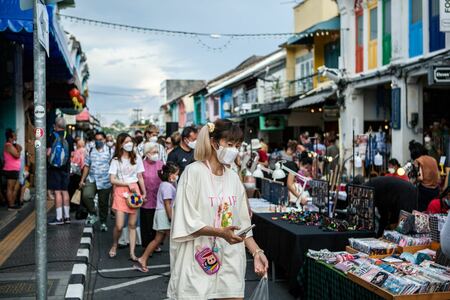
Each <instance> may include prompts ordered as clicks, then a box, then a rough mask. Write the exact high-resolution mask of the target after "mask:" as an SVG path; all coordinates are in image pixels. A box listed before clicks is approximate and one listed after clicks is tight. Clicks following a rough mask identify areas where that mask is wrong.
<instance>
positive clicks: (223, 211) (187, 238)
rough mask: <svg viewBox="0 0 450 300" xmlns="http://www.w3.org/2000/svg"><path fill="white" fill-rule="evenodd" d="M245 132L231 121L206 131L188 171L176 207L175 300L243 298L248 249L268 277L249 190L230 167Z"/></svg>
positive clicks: (172, 290) (171, 292) (259, 271)
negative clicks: (254, 228) (241, 231)
mask: <svg viewBox="0 0 450 300" xmlns="http://www.w3.org/2000/svg"><path fill="white" fill-rule="evenodd" d="M242 135H243V133H242V130H241V129H240V128H239V126H237V125H234V124H233V123H232V122H231V121H229V120H221V119H219V120H216V121H215V122H214V123H208V124H207V125H206V126H204V127H203V128H202V129H201V131H200V134H199V136H198V139H197V145H196V148H195V159H196V162H194V163H192V164H190V165H189V166H187V167H186V169H185V171H184V172H183V174H182V175H181V178H180V181H179V183H178V189H177V196H176V200H175V203H174V207H173V218H172V227H171V233H170V234H171V244H170V267H171V268H170V269H171V272H170V273H171V277H170V282H169V287H168V291H167V296H168V297H169V298H170V299H178V300H179V299H195V300H197V299H243V298H244V290H245V270H246V262H247V259H246V253H245V247H247V249H248V250H249V252H250V253H251V254H252V255H253V257H254V270H255V272H256V273H257V274H258V275H259V276H264V275H266V274H267V269H268V262H267V258H266V257H265V255H264V251H262V250H261V249H260V248H259V247H258V245H257V244H256V242H255V240H254V239H253V237H252V235H253V234H252V232H251V231H250V232H248V233H247V234H242V235H241V236H239V235H237V234H236V233H235V231H236V230H239V229H245V228H248V227H249V226H250V225H251V221H250V216H249V211H248V206H247V202H246V198H245V189H244V187H243V185H242V182H241V181H240V179H239V176H238V175H237V174H236V172H234V171H232V170H230V169H229V168H228V167H227V166H229V165H230V164H231V163H232V162H233V161H234V160H235V159H236V156H237V154H238V149H237V148H236V146H237V145H238V144H239V143H240V142H241V141H242Z"/></svg>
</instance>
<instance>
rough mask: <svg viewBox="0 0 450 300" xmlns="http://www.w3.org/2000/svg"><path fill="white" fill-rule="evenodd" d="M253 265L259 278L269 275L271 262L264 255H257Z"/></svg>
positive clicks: (260, 253)
mask: <svg viewBox="0 0 450 300" xmlns="http://www.w3.org/2000/svg"><path fill="white" fill-rule="evenodd" d="M253 264H254V268H255V273H256V275H258V276H259V277H263V276H265V275H267V270H268V269H269V261H268V260H267V257H266V256H265V255H264V253H262V252H259V253H257V254H256V255H255V258H254V259H253Z"/></svg>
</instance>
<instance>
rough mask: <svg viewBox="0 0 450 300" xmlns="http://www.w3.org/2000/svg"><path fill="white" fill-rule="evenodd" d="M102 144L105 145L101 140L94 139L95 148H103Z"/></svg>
mask: <svg viewBox="0 0 450 300" xmlns="http://www.w3.org/2000/svg"><path fill="white" fill-rule="evenodd" d="M104 145H105V143H104V142H102V141H95V148H97V149H101V148H103V146H104Z"/></svg>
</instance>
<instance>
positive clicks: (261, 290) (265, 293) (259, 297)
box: [248, 276, 269, 300]
mask: <svg viewBox="0 0 450 300" xmlns="http://www.w3.org/2000/svg"><path fill="white" fill-rule="evenodd" d="M248 299H249V300H269V282H268V280H267V276H264V277H263V278H261V281H260V282H259V283H258V286H257V287H256V288H255V290H254V291H253V294H252V295H251V296H250V298H248Z"/></svg>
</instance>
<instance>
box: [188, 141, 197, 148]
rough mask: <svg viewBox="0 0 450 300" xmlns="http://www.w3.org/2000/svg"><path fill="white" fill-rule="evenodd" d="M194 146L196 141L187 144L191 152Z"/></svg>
mask: <svg viewBox="0 0 450 300" xmlns="http://www.w3.org/2000/svg"><path fill="white" fill-rule="evenodd" d="M196 144H197V141H189V142H188V147H189V148H191V149H192V150H194V149H195V146H196Z"/></svg>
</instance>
